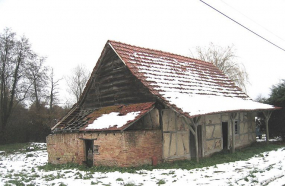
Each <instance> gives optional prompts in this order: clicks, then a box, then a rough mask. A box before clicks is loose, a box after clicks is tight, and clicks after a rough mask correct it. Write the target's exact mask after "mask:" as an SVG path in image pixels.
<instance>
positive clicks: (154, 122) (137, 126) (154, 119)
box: [127, 108, 161, 130]
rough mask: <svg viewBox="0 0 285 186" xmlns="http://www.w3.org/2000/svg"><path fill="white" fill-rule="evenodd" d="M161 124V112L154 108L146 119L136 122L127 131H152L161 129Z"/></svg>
mask: <svg viewBox="0 0 285 186" xmlns="http://www.w3.org/2000/svg"><path fill="white" fill-rule="evenodd" d="M160 128H161V127H160V122H159V110H158V109H156V108H154V109H152V110H151V111H150V112H149V113H147V114H146V115H145V116H144V117H142V118H141V119H139V120H138V121H136V123H134V124H133V125H131V126H130V127H129V128H127V130H141V129H144V130H148V129H149V130H150V129H160Z"/></svg>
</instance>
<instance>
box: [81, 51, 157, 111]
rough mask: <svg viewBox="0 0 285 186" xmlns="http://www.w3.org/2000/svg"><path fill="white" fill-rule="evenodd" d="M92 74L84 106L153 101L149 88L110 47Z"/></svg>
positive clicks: (95, 106) (92, 106)
mask: <svg viewBox="0 0 285 186" xmlns="http://www.w3.org/2000/svg"><path fill="white" fill-rule="evenodd" d="M98 63H100V64H99V66H98V68H97V71H96V73H93V74H92V82H91V87H90V89H89V91H88V94H87V95H86V97H85V100H84V103H83V107H84V108H100V107H104V106H110V105H117V104H130V103H143V102H148V101H153V100H154V97H153V95H152V94H151V93H150V92H149V90H148V89H147V88H146V87H145V86H143V84H142V83H141V82H140V81H139V80H138V79H137V78H136V77H135V76H134V75H133V74H132V73H131V72H130V70H129V69H128V68H127V67H126V66H125V64H124V63H123V62H122V61H121V60H120V58H119V57H118V56H117V55H116V54H115V52H114V51H113V50H112V49H111V48H108V49H107V51H106V55H104V58H103V59H101V61H99V62H98Z"/></svg>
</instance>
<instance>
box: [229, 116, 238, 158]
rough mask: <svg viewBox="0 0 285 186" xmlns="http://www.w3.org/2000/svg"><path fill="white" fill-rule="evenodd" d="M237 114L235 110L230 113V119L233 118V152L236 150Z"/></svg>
mask: <svg viewBox="0 0 285 186" xmlns="http://www.w3.org/2000/svg"><path fill="white" fill-rule="evenodd" d="M236 116H237V113H236V112H233V113H230V120H231V124H232V153H234V152H235V145H236V144H235V143H236V142H235V140H236V137H235V122H234V120H235V118H236Z"/></svg>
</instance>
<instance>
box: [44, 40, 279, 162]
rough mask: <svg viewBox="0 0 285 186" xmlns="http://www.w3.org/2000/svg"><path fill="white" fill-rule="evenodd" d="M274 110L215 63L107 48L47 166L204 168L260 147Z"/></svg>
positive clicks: (56, 137)
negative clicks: (260, 118) (196, 164)
mask: <svg viewBox="0 0 285 186" xmlns="http://www.w3.org/2000/svg"><path fill="white" fill-rule="evenodd" d="M274 109H276V108H275V107H273V106H271V105H266V104H261V103H258V102H254V101H253V100H251V99H250V98H249V97H248V96H247V95H246V94H245V93H244V92H243V91H242V90H241V89H240V88H239V87H237V86H236V85H235V84H234V83H233V82H232V81H231V80H229V78H228V77H226V76H225V75H224V74H223V73H222V72H221V71H220V70H219V69H218V68H216V67H215V66H214V65H213V64H211V63H209V62H204V61H200V60H196V59H192V58H188V57H184V56H180V55H175V54H172V53H167V52H162V51H158V50H152V49H146V48H141V47H136V46H132V45H128V44H124V43H120V42H115V41H108V42H107V43H106V45H105V47H104V49H103V51H102V54H101V56H100V58H99V60H98V62H97V63H96V66H95V67H94V69H93V72H92V74H91V77H90V79H89V81H88V83H87V85H86V87H85V90H84V92H83V94H82V95H81V98H80V100H79V101H78V103H76V104H75V105H74V106H73V108H72V109H71V110H70V111H69V112H68V114H67V115H66V116H65V117H63V118H62V119H61V120H60V121H59V122H58V123H57V124H56V125H55V126H54V127H53V128H52V134H50V135H49V136H48V137H47V148H48V155H49V158H48V160H49V162H50V163H53V164H62V163H67V162H74V163H78V164H83V163H87V164H91V165H104V166H139V165H143V164H156V163H160V162H163V161H173V160H180V159H192V158H195V159H197V160H199V157H207V156H209V155H211V154H213V153H215V152H219V151H222V150H223V149H229V150H232V151H234V150H235V148H240V147H243V146H247V145H250V144H251V143H253V142H255V140H256V135H255V121H254V117H255V113H256V112H257V111H264V113H270V111H271V110H274ZM268 116H269V114H268Z"/></svg>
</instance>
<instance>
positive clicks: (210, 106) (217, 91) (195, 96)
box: [107, 41, 275, 117]
mask: <svg viewBox="0 0 285 186" xmlns="http://www.w3.org/2000/svg"><path fill="white" fill-rule="evenodd" d="M107 44H109V45H110V46H111V48H112V49H113V50H114V51H115V52H116V54H117V55H118V56H119V57H120V59H121V60H122V61H123V62H124V63H125V65H126V66H127V67H128V68H129V69H130V71H131V72H132V73H133V75H135V76H136V77H137V78H138V79H139V80H140V81H141V82H142V83H143V84H144V85H145V86H146V87H148V89H149V90H150V92H151V93H152V94H154V95H156V96H157V97H158V98H160V99H161V100H163V101H164V102H165V103H166V104H167V105H169V106H171V107H172V108H174V109H175V110H177V111H179V112H182V113H184V114H186V115H187V116H189V117H194V116H197V115H205V114H210V113H218V112H227V111H251V110H270V109H275V107H274V106H271V105H267V104H262V103H258V102H255V101H252V100H251V99H250V98H249V96H248V95H247V94H245V93H244V92H243V91H242V90H241V89H240V88H239V87H237V86H236V85H235V83H234V82H233V81H231V80H230V79H229V78H228V77H227V76H226V75H225V74H224V73H223V72H221V71H220V70H219V69H218V68H217V67H216V66H214V65H213V64H212V63H209V62H204V61H200V60H196V59H192V58H189V57H184V56H180V55H176V54H172V53H168V52H163V51H158V50H152V49H147V48H141V47H136V46H132V45H128V44H124V43H120V42H116V41H108V42H107Z"/></svg>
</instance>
